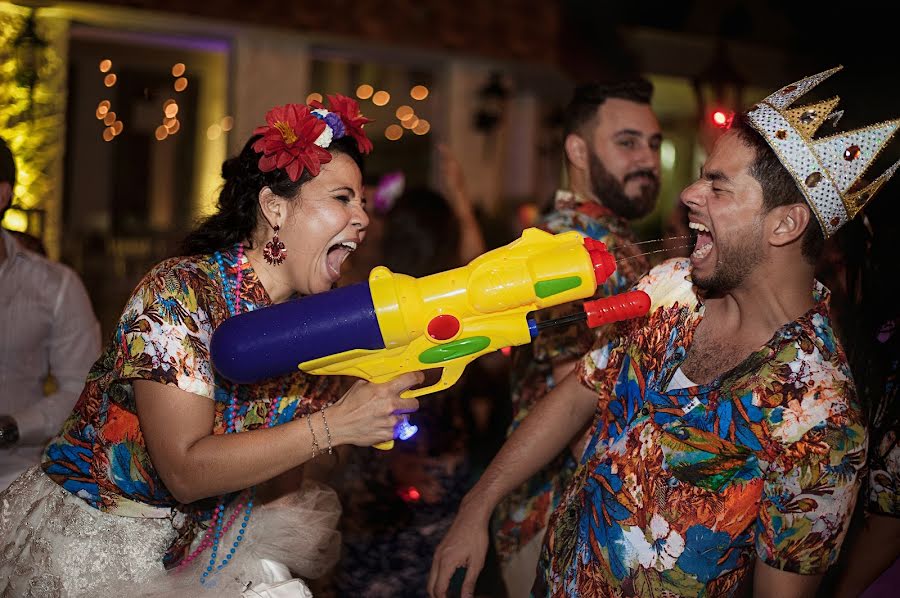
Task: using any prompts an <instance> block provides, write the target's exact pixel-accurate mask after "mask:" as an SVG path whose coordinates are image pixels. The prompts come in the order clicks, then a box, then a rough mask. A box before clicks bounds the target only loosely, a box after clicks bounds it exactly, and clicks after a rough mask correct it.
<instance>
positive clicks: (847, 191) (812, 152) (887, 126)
mask: <svg viewBox="0 0 900 598" xmlns="http://www.w3.org/2000/svg"><path fill="white" fill-rule="evenodd" d="M842 68H843V67H841V66H838V67H836V68H833V69H831V70H828V71H825V72H822V73H819V74H818V75H812V76H811V77H806V78H805V79H801V80H800V81H797V82H796V83H792V84H791V85H788V86H786V87H782V88H781V89H779V90H778V91H776V92H775V93H773V94H772V95H770V96H769V97H767V98H766V99H765V100H763V101H762V102H760V103H758V104H756V105H755V106H753V107H752V108H750V110H748V111H747V117H748V118H749V120H750V123H751V124H752V125H753V127H754V128H755V129H756V130H757V131H759V133H760V134H761V135H762V136H763V137H764V138H765V139H766V141H767V142H768V143H769V145H770V146H771V147H772V149H773V150H774V151H775V154H777V156H778V159H779V160H780V161H781V163H782V164H783V165H784V167H785V168H787V170H788V172H790V173H791V175H792V176H793V177H794V180H795V181H796V182H797V186H798V187H799V188H800V190H801V191H802V192H803V194H804V195H805V196H806V200H807V202H808V203H809V205H810V207H812V210H813V212H814V213H815V214H816V218H817V219H818V220H819V224H820V225H821V226H822V231H823V232H824V233H825V236H826V237H830V236H831V235H833V234H834V233H835V231H837V229H839V228H840V227H841V226H843V225H844V224H845V223H846V222H847V221H848V220H850V219H851V218H853V217H854V216H856V214H857V213H858V212H859V211H860V210H861V209H862V208H863V206H865V205H866V203H867V202H868V201H869V200H870V199H872V197H873V196H874V195H875V193H876V192H878V190H879V189H881V187H882V186H883V185H884V184H885V183H886V182H887V181H888V179H890V178H891V176H893V174H894V173H895V172H896V171H897V169H898V168H900V160H898V161H897V162H896V163H894V165H893V166H891V167H890V168H888V169H887V170H886V171H885V172H884V173H883V174H882V175H881V176H879V177H878V178H877V179H875V180H874V181H873V182H872V183H870V184H868V185H866V186H865V187H863V188H861V189H858V188H855V185H856V184H857V182H858V181H859V179H860V177H861V176H862V175H863V173H865V171H866V169H867V168H869V166H870V165H871V164H872V162H873V161H874V160H875V158H876V156H878V154H879V153H880V152H881V150H882V148H883V147H884V146H885V145H886V144H887V142H888V141H889V140H890V138H891V137H892V136H893V135H894V133H895V132H896V131H897V129H898V127H900V119H897V120H891V121H887V122H882V123H878V124H875V125H870V126H868V127H863V128H861V129H856V130H854V131H848V132H846V133H838V134H837V135H832V136H830V137H823V138H819V139H813V135H815V134H816V131H818V129H819V126H820V125H822V123H824V122H825V121H826V120H830V121H832V123H831V124H832V126H834V125H836V124H837V121H838V120H840V118H841V116H842V115H843V113H844V111H843V110H839V111H836V112H832V110H833V109H834V108H835V106H837V104H838V102H839V101H840V98H838V97H833V98H830V99H827V100H823V101H821V102H818V103H815V104H809V105H806V106H798V107H794V108H792V107H791V105H792V104H793V103H794V102H795V101H796V100H797V98H799V97H800V96H802V95H803V94H805V93H806V92H808V91H809V90H810V89H812V88H813V87H815V86H816V85H818V84H819V83H821V82H822V81H824V80H825V79H827V78H828V77H830V76H831V75H833V74H834V73H836V72H837V71H839V70H841V69H842Z"/></svg>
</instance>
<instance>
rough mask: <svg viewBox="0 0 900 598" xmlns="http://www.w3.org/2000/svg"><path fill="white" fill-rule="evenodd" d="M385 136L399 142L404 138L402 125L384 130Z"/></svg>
mask: <svg viewBox="0 0 900 598" xmlns="http://www.w3.org/2000/svg"><path fill="white" fill-rule="evenodd" d="M384 136H385V137H387V138H388V139H390V140H391V141H397V140H398V139H400V138H401V137H402V136H403V129H401V128H400V125H389V126H388V128H386V129H385V130H384Z"/></svg>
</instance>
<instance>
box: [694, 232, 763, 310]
mask: <svg viewBox="0 0 900 598" xmlns="http://www.w3.org/2000/svg"><path fill="white" fill-rule="evenodd" d="M761 239H762V223H761V222H760V220H759V219H757V220H755V221H754V222H753V224H751V225H750V226H749V227H747V229H746V231H744V232H743V233H741V235H740V237H738V238H737V239H734V237H733V236H732V240H731V241H729V242H727V243H724V242H722V243H720V242H719V241H717V242H716V248H715V249H716V265H715V268H714V269H713V273H712V275H710V277H709V278H707V279H705V280H704V279H700V278H698V277H697V276H696V275H695V274H692V275H691V278H692V280H693V282H694V284H695V285H697V286H698V287H700V288H701V289H703V290H705V291H708V292H710V293H714V294H724V293H728V292H729V291H733V290H734V289H736V288H738V287H739V286H741V285H742V284H743V283H744V281H745V280H746V279H747V276H749V275H750V273H751V272H752V271H753V269H754V268H755V267H756V266H758V265H759V264H760V263H761V262H762V261H763V255H762V252H761V251H760V248H761V245H762V243H761V242H760V240H761Z"/></svg>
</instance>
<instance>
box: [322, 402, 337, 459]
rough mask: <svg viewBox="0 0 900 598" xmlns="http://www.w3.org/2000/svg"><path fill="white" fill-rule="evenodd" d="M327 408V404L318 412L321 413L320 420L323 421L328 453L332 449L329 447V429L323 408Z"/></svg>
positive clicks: (330, 452) (331, 451)
mask: <svg viewBox="0 0 900 598" xmlns="http://www.w3.org/2000/svg"><path fill="white" fill-rule="evenodd" d="M326 409H328V406H327V405H326V406H325V407H322V410H321V411H320V412H319V413H321V414H322V421H323V422H325V437H326V438H327V440H328V454H329V455H330V454H332V453H333V452H334V451H333V450H332V448H331V430H329V429H328V420H327V419H325V410H326Z"/></svg>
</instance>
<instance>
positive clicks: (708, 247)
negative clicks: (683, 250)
mask: <svg viewBox="0 0 900 598" xmlns="http://www.w3.org/2000/svg"><path fill="white" fill-rule="evenodd" d="M688 227H690V229H691V230H693V231H694V232H696V233H697V243H696V245H694V252H693V253H691V260H692V261H693V262H694V263H697V262H700V261H702V260H704V259H705V258H706V256H708V255H709V253H710V252H711V251H712V250H713V236H712V233H710V232H709V229H708V228H706V226H704V225H703V224H700V223H699V222H689V223H688Z"/></svg>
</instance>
